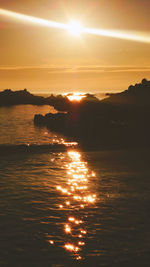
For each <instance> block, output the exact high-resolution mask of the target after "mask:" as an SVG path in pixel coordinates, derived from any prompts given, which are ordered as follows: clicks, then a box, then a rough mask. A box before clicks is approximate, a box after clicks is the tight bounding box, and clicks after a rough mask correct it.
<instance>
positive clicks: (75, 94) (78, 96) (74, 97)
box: [67, 93, 85, 102]
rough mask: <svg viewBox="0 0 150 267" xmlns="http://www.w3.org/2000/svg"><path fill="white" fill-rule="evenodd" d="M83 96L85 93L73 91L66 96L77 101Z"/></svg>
mask: <svg viewBox="0 0 150 267" xmlns="http://www.w3.org/2000/svg"><path fill="white" fill-rule="evenodd" d="M84 97H85V95H84V94H81V93H73V94H69V95H67V98H68V99H69V100H70V101H78V102H80V101H81V100H82V99H83V98H84Z"/></svg>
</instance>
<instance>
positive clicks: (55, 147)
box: [0, 144, 67, 155]
mask: <svg viewBox="0 0 150 267" xmlns="http://www.w3.org/2000/svg"><path fill="white" fill-rule="evenodd" d="M66 150H67V147H66V145H64V144H30V145H28V144H0V155H4V154H10V153H11V154H13V153H45V152H57V151H58V152H63V151H66Z"/></svg>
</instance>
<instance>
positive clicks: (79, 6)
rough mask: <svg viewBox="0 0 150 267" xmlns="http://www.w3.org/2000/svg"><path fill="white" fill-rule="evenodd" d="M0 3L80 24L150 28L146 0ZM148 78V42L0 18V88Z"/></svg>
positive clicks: (95, 85)
mask: <svg viewBox="0 0 150 267" xmlns="http://www.w3.org/2000/svg"><path fill="white" fill-rule="evenodd" d="M0 8H3V9H9V10H12V11H15V12H19V13H24V14H27V15H31V16H35V17H40V18H44V19H49V20H54V21H58V22H62V23H68V22H69V21H70V20H73V19H74V20H79V21H81V22H82V24H83V25H84V26H85V27H92V28H104V29H105V28H106V29H115V30H127V31H130V30H132V31H138V32H141V33H144V32H147V33H150V19H149V10H150V1H149V0H143V1H141V0H126V1H125V0H111V1H107V0H42V1H41V0H21V1H20V0H0ZM144 77H145V78H147V79H150V44H144V43H138V42H131V41H124V40H119V39H113V38H108V37H102V36H93V35H86V34H82V35H81V36H80V37H75V36H72V35H70V34H69V33H68V32H65V31H63V30H60V29H50V28H43V27H39V26H35V25H34V26H33V25H29V24H23V23H21V22H15V21H14V20H13V21H12V20H10V19H8V18H4V17H1V18H0V89H1V90H2V89H6V88H12V89H23V88H25V87H26V88H28V89H29V90H30V91H32V92H54V93H58V92H67V91H89V92H93V93H94V92H105V91H106V92H108V91H120V90H123V89H126V88H127V87H128V85H129V84H132V83H136V82H139V81H140V80H141V79H142V78H144Z"/></svg>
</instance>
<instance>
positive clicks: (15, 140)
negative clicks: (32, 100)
mask: <svg viewBox="0 0 150 267" xmlns="http://www.w3.org/2000/svg"><path fill="white" fill-rule="evenodd" d="M49 112H52V113H55V112H56V111H55V110H54V109H53V108H52V107H50V106H46V105H45V106H33V105H19V106H10V107H0V144H47V143H51V142H52V139H53V138H55V137H56V135H55V134H54V133H50V132H48V131H47V130H46V128H37V127H35V126H34V124H33V118H34V115H35V114H43V115H45V114H46V113H49Z"/></svg>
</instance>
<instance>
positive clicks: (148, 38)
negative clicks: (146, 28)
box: [0, 9, 150, 43]
mask: <svg viewBox="0 0 150 267" xmlns="http://www.w3.org/2000/svg"><path fill="white" fill-rule="evenodd" d="M0 15H2V16H5V17H9V18H11V19H16V20H19V21H22V22H26V23H27V22H28V23H32V24H36V25H41V26H44V27H50V28H58V29H64V30H67V31H69V32H70V33H71V34H73V35H76V36H78V35H81V33H86V34H92V35H98V36H105V37H111V38H117V39H123V40H128V41H135V42H141V43H150V35H149V34H146V33H144V34H143V33H139V32H128V31H117V30H108V29H94V28H85V27H81V26H80V24H79V23H78V24H77V23H76V24H75V23H74V24H70V23H68V24H65V23H60V22H56V21H51V20H45V19H41V18H36V17H32V16H28V15H24V14H20V13H17V12H13V11H10V10H6V9H0Z"/></svg>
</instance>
